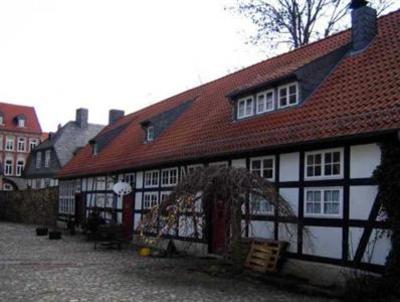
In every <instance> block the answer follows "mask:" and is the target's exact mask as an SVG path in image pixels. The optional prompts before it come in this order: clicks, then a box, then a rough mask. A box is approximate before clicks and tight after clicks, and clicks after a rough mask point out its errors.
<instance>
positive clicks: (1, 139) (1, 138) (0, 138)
mask: <svg viewBox="0 0 400 302" xmlns="http://www.w3.org/2000/svg"><path fill="white" fill-rule="evenodd" d="M1 150H3V135H0V151H1Z"/></svg>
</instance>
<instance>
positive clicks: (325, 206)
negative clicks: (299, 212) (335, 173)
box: [304, 187, 343, 217]
mask: <svg viewBox="0 0 400 302" xmlns="http://www.w3.org/2000/svg"><path fill="white" fill-rule="evenodd" d="M342 192H343V190H342V188H340V187H326V188H306V189H305V190H304V216H324V217H325V216H327V217H340V216H341V213H342V199H343V197H342V196H343V193H342Z"/></svg>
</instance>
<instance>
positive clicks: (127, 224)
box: [122, 194, 134, 240]
mask: <svg viewBox="0 0 400 302" xmlns="http://www.w3.org/2000/svg"><path fill="white" fill-rule="evenodd" d="M133 203H134V198H133V194H128V195H126V196H124V198H123V202H122V226H123V229H124V237H125V239H126V240H132V234H133Z"/></svg>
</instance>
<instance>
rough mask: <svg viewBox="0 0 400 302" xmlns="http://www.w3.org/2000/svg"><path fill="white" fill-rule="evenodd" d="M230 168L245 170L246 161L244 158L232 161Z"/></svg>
mask: <svg viewBox="0 0 400 302" xmlns="http://www.w3.org/2000/svg"><path fill="white" fill-rule="evenodd" d="M232 167H233V168H244V169H246V159H245V158H241V159H234V160H232Z"/></svg>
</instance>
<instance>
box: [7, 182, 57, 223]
mask: <svg viewBox="0 0 400 302" xmlns="http://www.w3.org/2000/svg"><path fill="white" fill-rule="evenodd" d="M57 213H58V188H46V189H41V190H25V191H0V220H3V221H11V222H18V223H30V224H38V225H44V226H54V225H55V224H56V221H57Z"/></svg>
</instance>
